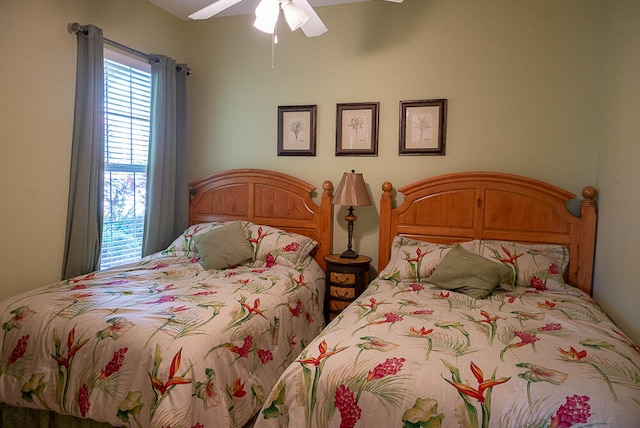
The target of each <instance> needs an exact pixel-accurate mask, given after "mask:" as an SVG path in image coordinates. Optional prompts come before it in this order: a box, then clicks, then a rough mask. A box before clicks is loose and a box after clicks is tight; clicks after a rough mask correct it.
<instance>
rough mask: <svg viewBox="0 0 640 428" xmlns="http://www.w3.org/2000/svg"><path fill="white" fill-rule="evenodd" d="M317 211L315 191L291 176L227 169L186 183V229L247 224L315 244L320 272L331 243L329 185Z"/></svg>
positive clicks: (331, 189) (331, 227)
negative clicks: (222, 223)
mask: <svg viewBox="0 0 640 428" xmlns="http://www.w3.org/2000/svg"><path fill="white" fill-rule="evenodd" d="M322 187H323V193H322V198H321V202H320V206H318V205H317V204H315V203H314V202H313V200H312V199H311V192H312V191H313V190H315V187H314V186H312V185H311V184H309V183H305V182H304V181H302V180H299V179H297V178H295V177H292V176H290V175H286V174H282V173H280V172H275V171H267V170H262V169H232V170H228V171H222V172H218V173H215V174H212V175H209V176H208V177H204V178H201V179H200V180H196V181H194V182H192V183H189V189H190V195H191V199H190V202H189V224H190V225H192V224H196V223H205V222H213V221H229V220H246V221H250V222H252V223H255V224H264V225H268V226H272V227H277V228H279V229H283V230H286V231H288V232H295V233H299V234H300V235H305V236H308V237H310V238H313V239H315V240H316V241H318V242H319V245H318V246H317V247H316V249H315V251H314V253H313V256H314V258H315V259H316V261H317V262H318V263H319V264H320V266H321V267H322V268H323V269H324V268H325V261H324V258H323V257H324V256H325V255H327V254H330V253H331V249H332V239H333V205H331V198H332V193H333V185H332V183H331V182H330V181H325V182H324V183H323V186H322Z"/></svg>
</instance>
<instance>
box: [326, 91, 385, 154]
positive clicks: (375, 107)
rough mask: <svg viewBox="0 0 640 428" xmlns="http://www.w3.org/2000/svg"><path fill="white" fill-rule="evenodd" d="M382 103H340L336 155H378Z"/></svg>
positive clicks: (337, 112) (337, 119)
mask: <svg viewBox="0 0 640 428" xmlns="http://www.w3.org/2000/svg"><path fill="white" fill-rule="evenodd" d="M379 107H380V103H377V102H375V103H346V104H338V105H337V111H336V156H378V120H379Z"/></svg>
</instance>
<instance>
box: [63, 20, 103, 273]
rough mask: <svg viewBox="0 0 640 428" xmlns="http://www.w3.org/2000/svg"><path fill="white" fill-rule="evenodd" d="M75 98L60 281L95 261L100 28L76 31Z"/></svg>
mask: <svg viewBox="0 0 640 428" xmlns="http://www.w3.org/2000/svg"><path fill="white" fill-rule="evenodd" d="M77 57H78V58H77V66H76V101H75V116H74V122H73V141H72V148H71V177H70V182H69V205H68V209H67V233H66V238H65V250H64V260H63V264H62V279H66V278H71V277H74V276H77V275H82V274H86V273H88V272H92V271H94V270H96V269H98V267H99V265H100V246H101V242H102V208H103V197H104V195H103V193H104V191H103V188H104V101H103V100H104V53H103V39H102V30H101V29H100V28H97V27H94V26H92V25H87V26H85V27H83V28H82V30H81V31H79V32H78V55H77Z"/></svg>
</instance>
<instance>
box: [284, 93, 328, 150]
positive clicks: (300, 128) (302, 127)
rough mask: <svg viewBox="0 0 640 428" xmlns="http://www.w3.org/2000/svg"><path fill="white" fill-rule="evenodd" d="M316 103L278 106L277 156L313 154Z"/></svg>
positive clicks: (314, 148) (314, 147)
mask: <svg viewBox="0 0 640 428" xmlns="http://www.w3.org/2000/svg"><path fill="white" fill-rule="evenodd" d="M317 114H318V106H317V105H297V106H278V156H315V155H316V120H317Z"/></svg>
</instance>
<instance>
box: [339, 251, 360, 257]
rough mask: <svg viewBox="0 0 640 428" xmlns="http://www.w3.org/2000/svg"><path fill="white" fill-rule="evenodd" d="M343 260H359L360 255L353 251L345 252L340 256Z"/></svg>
mask: <svg viewBox="0 0 640 428" xmlns="http://www.w3.org/2000/svg"><path fill="white" fill-rule="evenodd" d="M340 258H341V259H357V258H358V253H356V252H355V251H353V250H352V249H348V250H344V252H343V253H342V254H340Z"/></svg>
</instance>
